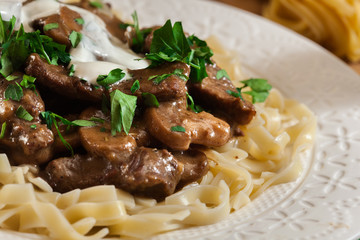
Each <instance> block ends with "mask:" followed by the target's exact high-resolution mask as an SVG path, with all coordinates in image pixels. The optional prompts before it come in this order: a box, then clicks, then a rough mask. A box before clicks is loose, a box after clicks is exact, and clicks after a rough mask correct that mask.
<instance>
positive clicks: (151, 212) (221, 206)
mask: <svg viewBox="0 0 360 240" xmlns="http://www.w3.org/2000/svg"><path fill="white" fill-rule="evenodd" d="M208 43H209V44H210V46H212V48H213V49H214V52H215V60H216V61H217V63H218V64H219V65H220V66H228V72H229V74H230V75H231V77H232V79H242V78H243V77H242V76H241V71H240V70H239V61H238V60H237V59H236V57H235V56H234V54H232V53H229V52H228V51H226V50H224V49H223V48H222V47H221V46H220V45H219V44H218V43H217V41H216V40H214V38H211V39H209V41H208ZM235 84H239V83H237V82H235ZM255 106H256V111H257V114H256V117H255V118H254V119H253V121H252V122H251V123H250V124H249V125H247V126H242V131H243V133H244V136H243V137H236V138H233V139H232V140H231V141H230V142H229V143H227V144H226V145H225V146H222V147H220V148H215V149H207V150H205V153H206V155H207V157H208V158H209V159H210V165H211V166H210V171H209V172H208V174H207V175H206V176H204V177H203V178H202V179H201V180H200V181H199V182H197V183H193V184H191V185H189V186H186V187H185V188H184V189H182V190H180V191H178V192H176V193H175V194H173V195H171V196H169V197H167V198H166V199H165V201H163V202H160V203H157V202H156V201H155V200H153V199H146V198H139V197H134V196H132V195H130V194H129V193H126V192H124V191H122V190H119V189H116V188H115V187H114V186H110V185H105V186H96V187H91V188H88V189H83V190H79V189H76V190H73V191H71V192H68V193H64V194H60V193H57V192H53V191H52V189H51V187H50V186H49V185H48V184H47V182H45V181H44V180H42V179H41V178H39V177H37V172H38V169H37V168H35V167H33V166H28V165H23V166H16V167H14V166H10V164H9V162H8V159H7V157H6V155H4V154H1V155H0V184H1V187H0V227H1V228H3V229H10V230H14V231H20V232H25V233H35V234H42V235H47V236H49V237H51V238H54V239H68V240H70V239H76V240H79V239H99V238H104V237H112V236H116V237H134V238H145V237H149V236H151V235H154V234H159V233H162V232H166V231H171V230H175V229H182V228H185V227H188V226H199V225H205V224H212V223H215V222H218V221H220V220H222V219H224V218H226V217H227V216H228V215H229V214H230V213H231V212H233V211H235V210H238V209H240V208H241V207H242V206H244V205H246V204H247V203H249V202H250V201H251V200H252V199H253V198H255V197H257V196H258V195H259V194H261V193H263V192H264V191H265V190H266V189H267V188H269V187H270V186H272V185H275V184H280V183H284V182H289V181H292V180H294V179H296V178H297V177H298V176H299V174H300V172H301V170H302V165H301V161H300V160H301V154H302V153H303V152H304V151H309V150H311V148H312V146H313V141H314V135H315V130H316V118H315V117H314V114H313V113H312V112H311V111H310V110H309V109H308V108H307V107H306V106H304V105H303V104H300V103H298V102H296V101H294V100H288V99H285V98H284V97H283V96H282V94H281V93H280V92H279V91H277V90H276V89H273V90H272V91H271V93H270V96H269V97H268V99H267V101H266V102H265V103H260V104H259V103H257V104H255Z"/></svg>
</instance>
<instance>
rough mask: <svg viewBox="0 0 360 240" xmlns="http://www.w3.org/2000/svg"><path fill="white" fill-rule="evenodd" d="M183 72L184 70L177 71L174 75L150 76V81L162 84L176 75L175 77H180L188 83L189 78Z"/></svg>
mask: <svg viewBox="0 0 360 240" xmlns="http://www.w3.org/2000/svg"><path fill="white" fill-rule="evenodd" d="M183 71H184V70H183V69H175V70H174V72H172V73H165V74H162V75H153V76H150V77H149V78H148V80H152V81H153V82H154V83H155V84H160V83H161V82H162V81H164V80H165V79H167V78H168V77H170V76H172V75H175V76H178V77H179V78H180V79H182V80H184V81H187V80H188V77H187V76H186V75H185V74H183Z"/></svg>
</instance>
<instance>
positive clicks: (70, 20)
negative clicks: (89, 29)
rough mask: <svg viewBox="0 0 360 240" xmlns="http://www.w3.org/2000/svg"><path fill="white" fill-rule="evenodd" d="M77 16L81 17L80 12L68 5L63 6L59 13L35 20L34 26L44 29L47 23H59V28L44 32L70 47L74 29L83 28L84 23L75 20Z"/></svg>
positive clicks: (78, 30)
mask: <svg viewBox="0 0 360 240" xmlns="http://www.w3.org/2000/svg"><path fill="white" fill-rule="evenodd" d="M77 18H81V16H80V14H79V13H77V12H75V11H72V10H71V9H69V8H67V7H61V8H60V12H59V14H53V15H51V16H48V17H44V18H40V19H37V20H35V21H34V22H33V27H34V28H35V29H39V30H40V31H43V29H44V26H46V25H47V24H51V23H57V24H58V27H57V28H53V29H50V30H47V31H44V33H45V34H46V35H47V36H49V37H51V38H52V39H54V41H55V42H57V43H60V44H64V45H66V46H67V47H68V48H70V47H71V42H70V40H69V36H70V34H71V33H72V31H76V32H80V31H81V29H82V25H81V24H78V23H77V22H76V21H75V19H77Z"/></svg>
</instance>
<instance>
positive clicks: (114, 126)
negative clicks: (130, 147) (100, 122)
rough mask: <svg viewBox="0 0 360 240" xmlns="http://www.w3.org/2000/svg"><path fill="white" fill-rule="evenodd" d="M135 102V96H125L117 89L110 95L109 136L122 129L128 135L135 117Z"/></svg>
mask: <svg viewBox="0 0 360 240" xmlns="http://www.w3.org/2000/svg"><path fill="white" fill-rule="evenodd" d="M136 101H137V97H136V96H132V95H127V94H125V93H123V92H121V91H119V90H117V89H116V90H115V91H113V92H111V93H110V102H111V113H110V115H111V134H112V135H113V136H114V135H116V132H121V130H122V129H124V132H125V133H126V134H129V131H130V128H131V125H132V122H133V119H134V115H135V109H136Z"/></svg>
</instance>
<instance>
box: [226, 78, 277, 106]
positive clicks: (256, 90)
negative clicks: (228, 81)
mask: <svg viewBox="0 0 360 240" xmlns="http://www.w3.org/2000/svg"><path fill="white" fill-rule="evenodd" d="M241 82H242V83H243V84H244V86H243V87H241V88H236V90H237V92H234V91H231V90H227V91H226V92H227V93H228V94H230V95H232V96H234V97H239V98H241V99H243V98H242V95H241V94H242V93H245V94H248V95H250V96H252V103H257V102H265V100H266V98H267V97H268V96H269V92H270V90H271V88H272V86H271V85H270V84H269V83H268V81H267V80H265V79H261V78H250V79H248V80H244V81H241ZM245 87H250V88H251V90H250V91H246V92H241V90H242V89H243V88H245Z"/></svg>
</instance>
